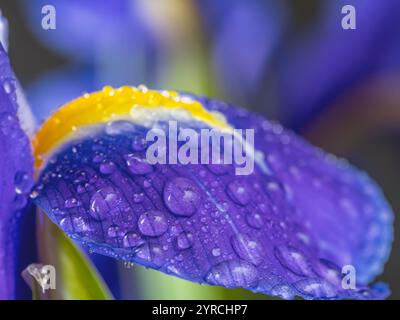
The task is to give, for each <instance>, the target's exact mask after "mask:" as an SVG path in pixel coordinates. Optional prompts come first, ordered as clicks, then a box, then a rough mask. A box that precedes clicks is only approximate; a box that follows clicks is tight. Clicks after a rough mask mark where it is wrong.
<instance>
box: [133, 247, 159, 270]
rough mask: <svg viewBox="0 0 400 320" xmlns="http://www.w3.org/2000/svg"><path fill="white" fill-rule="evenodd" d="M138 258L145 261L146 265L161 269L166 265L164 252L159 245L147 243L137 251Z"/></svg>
mask: <svg viewBox="0 0 400 320" xmlns="http://www.w3.org/2000/svg"><path fill="white" fill-rule="evenodd" d="M136 257H137V258H139V259H141V260H142V261H144V262H145V263H144V264H145V265H152V266H154V267H161V266H162V265H163V264H164V262H165V261H164V252H163V250H162V248H161V247H160V246H159V245H157V244H152V243H145V244H143V245H141V246H140V247H139V248H138V249H137V251H136Z"/></svg>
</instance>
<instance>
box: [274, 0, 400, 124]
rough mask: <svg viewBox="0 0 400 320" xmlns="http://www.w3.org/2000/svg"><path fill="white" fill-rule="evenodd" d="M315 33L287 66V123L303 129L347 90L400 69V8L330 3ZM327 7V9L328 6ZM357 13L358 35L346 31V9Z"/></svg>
mask: <svg viewBox="0 0 400 320" xmlns="http://www.w3.org/2000/svg"><path fill="white" fill-rule="evenodd" d="M325 2H326V6H324V7H325V10H324V11H323V12H322V13H321V18H320V21H317V22H316V23H315V25H312V26H311V27H312V28H313V30H315V32H311V33H309V35H307V36H306V37H302V38H299V39H297V40H298V41H297V43H298V45H296V46H295V47H294V48H290V50H289V54H288V55H287V57H286V58H285V59H284V61H283V63H282V70H281V78H282V79H281V80H282V81H281V87H280V95H281V98H282V107H283V108H284V111H283V112H284V117H285V121H286V123H287V124H288V125H290V126H291V127H292V128H295V129H299V128H300V127H301V126H303V125H304V124H306V123H307V122H309V121H310V120H312V119H313V117H315V116H316V115H318V114H319V112H320V111H321V110H322V109H324V108H326V107H328V106H329V105H330V104H331V103H332V102H333V101H334V100H335V99H337V98H338V97H339V96H340V95H342V94H345V90H348V88H351V87H353V86H355V85H357V83H361V82H362V81H363V80H364V79H366V78H368V77H374V76H381V75H382V74H383V73H388V74H392V73H393V72H397V71H398V70H399V68H400V65H399V59H398V58H397V57H398V55H399V48H400V41H399V37H398V34H399V31H400V23H399V22H400V2H399V1H397V0H381V1H363V0H330V1H325ZM324 4H325V3H324ZM345 5H353V6H354V7H355V9H356V13H357V15H356V21H357V29H356V30H343V29H342V28H341V19H342V18H343V16H344V15H343V14H342V13H341V9H342V7H343V6H345Z"/></svg>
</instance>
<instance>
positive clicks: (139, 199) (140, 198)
mask: <svg viewBox="0 0 400 320" xmlns="http://www.w3.org/2000/svg"><path fill="white" fill-rule="evenodd" d="M144 198H145V195H144V193H143V192H140V193H135V194H134V195H133V202H135V203H141V202H143V200H144Z"/></svg>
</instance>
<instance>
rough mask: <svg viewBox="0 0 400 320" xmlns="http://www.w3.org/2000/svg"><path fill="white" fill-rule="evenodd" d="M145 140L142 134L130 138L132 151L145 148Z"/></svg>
mask: <svg viewBox="0 0 400 320" xmlns="http://www.w3.org/2000/svg"><path fill="white" fill-rule="evenodd" d="M146 144H147V141H146V139H145V138H144V137H143V136H135V137H134V138H133V139H132V150H133V151H143V150H144V149H146Z"/></svg>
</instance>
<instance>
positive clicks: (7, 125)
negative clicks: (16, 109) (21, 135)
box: [0, 112, 17, 135]
mask: <svg viewBox="0 0 400 320" xmlns="http://www.w3.org/2000/svg"><path fill="white" fill-rule="evenodd" d="M16 127H17V120H16V118H15V117H14V116H13V115H12V114H11V113H8V112H3V113H0V130H1V132H2V133H3V134H4V135H9V134H11V133H12V132H13V131H14V130H15V128H16Z"/></svg>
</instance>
